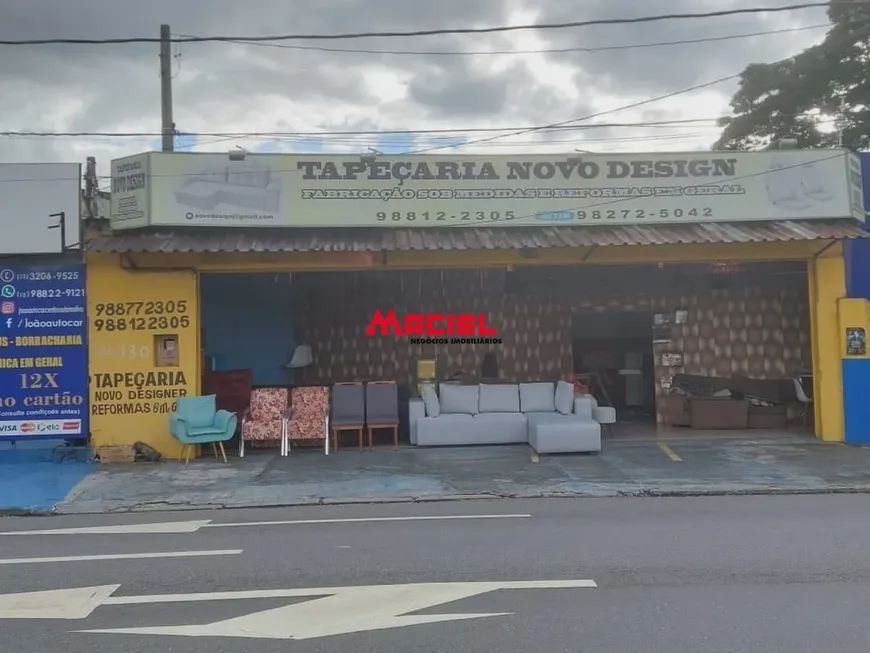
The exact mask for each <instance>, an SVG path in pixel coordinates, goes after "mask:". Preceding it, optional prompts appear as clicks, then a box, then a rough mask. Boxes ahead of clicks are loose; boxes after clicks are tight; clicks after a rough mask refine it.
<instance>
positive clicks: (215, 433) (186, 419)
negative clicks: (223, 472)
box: [169, 395, 239, 465]
mask: <svg viewBox="0 0 870 653" xmlns="http://www.w3.org/2000/svg"><path fill="white" fill-rule="evenodd" d="M238 423H239V418H238V417H237V416H236V414H235V413H231V412H229V411H228V410H218V409H217V397H216V396H215V395H207V396H204V397H179V398H178V408H177V410H176V412H174V413H171V414H170V415H169V432H170V433H172V436H173V437H174V438H175V439H176V440H178V441H179V442H180V443H181V444H182V449H181V454H182V457H183V458H184V464H185V465H186V464H187V463H189V462H190V452H191V450H192V449H193V447H195V446H197V445H201V444H210V445H211V446H212V449H213V450H214V454H215V457H217V455H218V449H220V454H221V456H222V457H223V459H224V462H227V452H226V450H225V449H224V442H226V441H228V440H231V439H232V437H233V435H235V432H236V427H237V426H238Z"/></svg>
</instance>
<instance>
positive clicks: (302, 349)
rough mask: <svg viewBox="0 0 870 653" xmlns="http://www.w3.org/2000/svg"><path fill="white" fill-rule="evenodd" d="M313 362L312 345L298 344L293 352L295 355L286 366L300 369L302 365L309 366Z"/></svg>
mask: <svg viewBox="0 0 870 653" xmlns="http://www.w3.org/2000/svg"><path fill="white" fill-rule="evenodd" d="M313 362H314V355H313V354H312V353H311V347H309V346H308V345H298V346H297V347H296V349H295V350H294V352H293V357H292V358H291V359H290V362H289V363H287V365H286V366H285V367H288V368H290V369H298V368H300V367H308V366H309V365H311V364H312V363H313Z"/></svg>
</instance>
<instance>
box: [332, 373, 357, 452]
mask: <svg viewBox="0 0 870 653" xmlns="http://www.w3.org/2000/svg"><path fill="white" fill-rule="evenodd" d="M365 423H366V399H365V387H364V386H363V384H362V383H336V384H335V385H334V386H332V418H331V419H330V420H329V424H330V426H331V427H332V448H333V449H334V450H335V451H338V449H339V445H340V443H339V436H340V435H341V433H342V432H343V431H356V433H357V441H358V443H359V450H360V451H362V450H363V432H364V429H365Z"/></svg>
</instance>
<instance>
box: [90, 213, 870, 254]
mask: <svg viewBox="0 0 870 653" xmlns="http://www.w3.org/2000/svg"><path fill="white" fill-rule="evenodd" d="M867 236H868V234H867V232H865V231H864V228H863V226H862V225H861V224H860V223H859V222H856V221H854V220H826V221H819V222H792V221H780V222H741V223H736V222H730V223H702V224H680V225H657V226H653V225H640V226H620V227H508V228H504V227H502V228H497V227H465V228H450V227H445V228H441V229H403V228H396V229H376V228H370V229H286V228H285V229H244V230H243V229H238V228H236V229H208V230H206V229H177V230H161V231H153V230H148V231H135V232H134V231H121V232H117V233H115V234H112V235H108V236H101V237H98V238H95V239H94V240H91V241H90V242H89V243H88V251H91V252H103V253H132V252H151V253H170V252H192V253H204V252H261V253H270V252H271V253H276V252H381V251H438V250H500V249H540V248H553V247H611V246H620V245H623V246H624V245H674V244H679V243H685V244H699V243H763V242H787V241H806V240H841V239H844V238H863V237H867Z"/></svg>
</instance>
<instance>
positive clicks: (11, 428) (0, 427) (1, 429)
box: [0, 424, 18, 433]
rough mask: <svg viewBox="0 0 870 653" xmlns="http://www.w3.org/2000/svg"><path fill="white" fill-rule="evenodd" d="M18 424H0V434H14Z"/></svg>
mask: <svg viewBox="0 0 870 653" xmlns="http://www.w3.org/2000/svg"><path fill="white" fill-rule="evenodd" d="M17 431H18V424H0V433H16V432H17Z"/></svg>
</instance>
